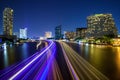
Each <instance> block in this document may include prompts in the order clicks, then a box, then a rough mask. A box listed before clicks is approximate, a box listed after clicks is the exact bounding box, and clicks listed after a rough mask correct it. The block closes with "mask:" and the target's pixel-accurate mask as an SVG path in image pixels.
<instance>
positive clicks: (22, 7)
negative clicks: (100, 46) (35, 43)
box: [0, 0, 120, 37]
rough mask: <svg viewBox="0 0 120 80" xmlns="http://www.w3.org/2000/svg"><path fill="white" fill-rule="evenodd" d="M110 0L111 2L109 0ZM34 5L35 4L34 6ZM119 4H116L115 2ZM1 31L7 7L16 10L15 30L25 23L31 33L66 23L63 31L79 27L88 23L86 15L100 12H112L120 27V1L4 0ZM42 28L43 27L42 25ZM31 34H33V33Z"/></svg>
mask: <svg viewBox="0 0 120 80" xmlns="http://www.w3.org/2000/svg"><path fill="white" fill-rule="evenodd" d="M108 3H109V4H108ZM31 5H32V6H31ZM114 5H115V6H114ZM0 7H1V9H0V32H2V30H3V29H2V27H3V24H2V23H3V21H2V15H3V14H2V13H3V10H4V8H6V7H10V8H12V9H13V10H14V24H13V25H14V26H13V31H14V32H19V29H20V28H21V27H27V28H28V36H29V37H32V36H43V35H44V32H45V31H48V30H49V31H52V32H53V35H54V33H55V31H54V28H55V27H56V26H57V25H62V31H75V29H76V28H77V27H87V20H86V18H87V17H88V16H90V15H94V14H99V13H111V14H112V15H113V18H114V19H115V23H116V26H117V28H118V30H119V33H120V29H119V25H120V21H119V20H120V16H119V14H120V11H119V10H120V7H119V1H118V0H117V1H114V0H109V1H104V0H98V1H95V0H92V1H88V0H84V1H78V0H75V1H69V2H68V1H63V0H57V1H54V0H52V1H48V0H46V1H41V0H40V1H37V0H36V1H32V0H29V2H28V0H26V1H23V0H21V1H13V2H12V1H6V0H5V1H1V2H0ZM41 28H42V29H41ZM30 35H31V36H30Z"/></svg>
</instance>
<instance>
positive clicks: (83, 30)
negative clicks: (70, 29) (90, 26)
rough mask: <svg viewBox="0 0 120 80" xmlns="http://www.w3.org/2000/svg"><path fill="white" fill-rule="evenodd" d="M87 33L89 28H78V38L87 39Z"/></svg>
mask: <svg viewBox="0 0 120 80" xmlns="http://www.w3.org/2000/svg"><path fill="white" fill-rule="evenodd" d="M86 32H87V28H76V37H77V38H85V36H86Z"/></svg>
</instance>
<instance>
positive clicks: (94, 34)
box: [86, 14, 117, 38]
mask: <svg viewBox="0 0 120 80" xmlns="http://www.w3.org/2000/svg"><path fill="white" fill-rule="evenodd" d="M87 28H88V29H87V34H86V37H87V38H102V37H103V36H111V37H117V29H116V26H115V22H114V19H113V17H112V14H95V15H92V16H88V17H87Z"/></svg>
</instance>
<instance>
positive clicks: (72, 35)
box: [65, 32, 76, 40]
mask: <svg viewBox="0 0 120 80" xmlns="http://www.w3.org/2000/svg"><path fill="white" fill-rule="evenodd" d="M65 37H66V39H68V40H74V39H75V37H76V32H66V33H65Z"/></svg>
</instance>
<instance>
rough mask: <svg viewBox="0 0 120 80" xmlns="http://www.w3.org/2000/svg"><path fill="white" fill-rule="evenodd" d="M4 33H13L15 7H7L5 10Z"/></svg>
mask: <svg viewBox="0 0 120 80" xmlns="http://www.w3.org/2000/svg"><path fill="white" fill-rule="evenodd" d="M3 35H7V36H11V35H13V9H11V8H5V9H4V11H3Z"/></svg>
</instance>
